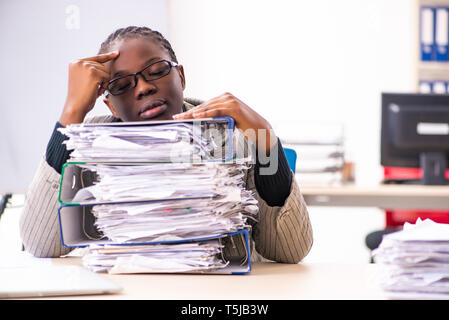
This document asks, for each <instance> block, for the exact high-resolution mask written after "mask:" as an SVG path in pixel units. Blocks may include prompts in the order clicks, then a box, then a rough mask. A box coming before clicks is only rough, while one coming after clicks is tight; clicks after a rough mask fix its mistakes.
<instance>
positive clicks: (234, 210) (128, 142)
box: [62, 122, 258, 273]
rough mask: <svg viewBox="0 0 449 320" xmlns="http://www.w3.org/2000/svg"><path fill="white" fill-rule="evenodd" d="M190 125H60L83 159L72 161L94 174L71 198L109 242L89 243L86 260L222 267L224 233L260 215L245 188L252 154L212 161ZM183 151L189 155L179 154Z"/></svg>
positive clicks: (159, 268)
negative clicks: (84, 208)
mask: <svg viewBox="0 0 449 320" xmlns="http://www.w3.org/2000/svg"><path fill="white" fill-rule="evenodd" d="M189 125H190V126H191V124H186V123H182V122H180V123H173V122H167V124H164V123H162V124H160V125H157V126H155V125H151V126H147V127H145V126H137V127H132V126H130V127H121V126H110V127H102V126H101V125H100V126H98V127H95V126H86V127H84V126H82V125H79V126H72V127H70V126H69V127H68V128H66V129H65V130H62V132H63V133H64V134H65V135H67V136H68V137H69V140H68V141H67V148H68V149H69V148H70V149H74V152H73V153H72V161H73V160H75V161H81V160H83V161H87V162H83V163H78V164H77V165H78V166H80V167H82V168H83V170H88V171H90V172H91V173H94V176H95V177H96V181H94V183H93V184H92V185H89V186H84V187H83V188H81V189H80V190H79V191H78V192H77V193H76V195H75V197H74V199H73V201H72V202H75V203H83V202H84V203H89V204H91V214H92V215H93V216H94V217H95V223H94V225H95V227H96V229H97V230H98V231H99V232H100V233H101V234H102V236H103V239H106V240H108V241H109V242H107V243H95V242H93V243H92V244H90V245H89V248H88V251H87V254H86V255H85V256H84V260H83V261H84V264H85V266H87V267H88V268H90V269H92V270H94V271H108V272H110V273H140V272H203V271H210V270H216V269H220V268H224V267H226V266H227V264H228V262H227V261H225V260H224V259H223V255H222V251H223V247H224V246H223V244H222V241H221V238H222V236H223V235H225V234H232V233H235V232H239V231H240V230H243V229H247V228H249V223H248V219H253V220H255V219H257V213H258V206H257V200H256V199H255V198H254V195H253V193H252V192H251V191H248V190H246V189H245V188H244V178H245V177H246V171H247V170H248V168H249V167H248V161H249V160H250V159H233V161H232V162H229V161H212V159H214V160H217V159H216V157H215V158H214V153H213V152H214V148H216V147H217V145H215V143H214V141H213V140H211V139H204V135H198V136H197V137H195V136H194V133H193V132H194V131H195V130H192V128H189ZM186 137H187V138H186ZM209 138H210V137H209ZM199 140H201V141H199ZM215 142H216V141H215ZM211 145H212V147H213V148H212V149H211ZM174 154H175V155H182V157H173V155H174ZM184 156H187V157H188V158H189V160H190V162H184V161H179V160H180V159H181V158H182V160H185V159H186V157H184ZM208 160H211V161H208ZM86 201H87V202H86Z"/></svg>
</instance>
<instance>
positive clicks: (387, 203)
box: [300, 185, 449, 210]
mask: <svg viewBox="0 0 449 320" xmlns="http://www.w3.org/2000/svg"><path fill="white" fill-rule="evenodd" d="M300 190H301V192H302V195H303V196H304V200H305V201H306V203H307V205H309V206H350V207H378V208H382V209H429V210H431V209H433V210H438V209H439V210H445V209H449V186H422V185H376V186H371V187H370V186H357V185H342V186H327V187H324V186H323V187H321V186H317V187H311V186H301V185H300Z"/></svg>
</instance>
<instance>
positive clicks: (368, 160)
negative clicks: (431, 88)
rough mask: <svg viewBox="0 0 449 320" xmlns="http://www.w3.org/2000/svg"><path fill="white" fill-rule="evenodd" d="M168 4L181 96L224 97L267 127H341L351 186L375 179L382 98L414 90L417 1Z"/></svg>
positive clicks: (202, 0) (195, 0)
mask: <svg viewBox="0 0 449 320" xmlns="http://www.w3.org/2000/svg"><path fill="white" fill-rule="evenodd" d="M168 5H169V6H168V10H169V21H170V24H169V34H168V38H169V39H170V41H171V43H172V45H173V47H174V49H175V51H176V53H177V56H178V60H179V61H180V62H181V63H182V64H183V65H184V68H185V72H186V78H187V88H186V91H185V95H186V96H194V97H198V98H202V99H208V98H212V97H213V96H216V95H218V94H221V93H223V92H225V91H230V92H231V93H233V94H235V95H236V96H237V97H239V98H240V99H242V100H243V101H244V102H246V103H247V104H248V105H250V106H251V107H252V108H254V109H255V110H257V111H258V112H259V113H260V114H261V115H263V116H264V117H265V118H266V119H268V120H269V121H270V122H271V123H272V125H273V126H274V128H275V129H276V128H279V126H284V127H286V125H285V124H286V123H290V125H291V124H292V123H293V124H294V126H296V127H297V126H300V125H301V123H302V122H313V121H324V122H341V123H343V124H344V125H345V132H346V142H347V143H346V150H347V154H348V155H349V157H350V158H351V160H354V161H355V162H356V179H357V180H358V182H359V183H362V184H365V183H366V184H370V183H375V182H377V181H378V180H379V179H380V178H381V169H380V164H379V163H380V160H379V137H380V93H381V92H382V91H404V92H407V91H412V90H414V89H415V81H416V80H415V79H416V75H415V74H416V71H415V68H416V66H415V64H416V45H417V40H416V25H417V17H416V12H415V11H416V2H415V1H411V0H395V1H388V0H363V1H360V0H339V1H333V0H321V1H302V0H301V1H289V0H277V1H266V0H245V1H241V0H227V1H213V0H190V1H184V0H169V1H168ZM294 126H292V127H293V128H294ZM288 134H290V135H292V136H294V135H295V132H294V130H291V131H290V132H289V133H288Z"/></svg>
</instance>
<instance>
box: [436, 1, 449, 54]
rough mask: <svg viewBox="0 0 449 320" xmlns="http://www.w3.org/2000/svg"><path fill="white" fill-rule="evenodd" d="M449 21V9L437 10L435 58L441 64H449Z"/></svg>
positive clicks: (438, 8)
mask: <svg viewBox="0 0 449 320" xmlns="http://www.w3.org/2000/svg"><path fill="white" fill-rule="evenodd" d="M448 20H449V8H447V7H437V8H436V9H435V57H436V61H439V62H447V61H448V57H449V51H448V40H449V38H448V33H449V29H448V28H449V26H448Z"/></svg>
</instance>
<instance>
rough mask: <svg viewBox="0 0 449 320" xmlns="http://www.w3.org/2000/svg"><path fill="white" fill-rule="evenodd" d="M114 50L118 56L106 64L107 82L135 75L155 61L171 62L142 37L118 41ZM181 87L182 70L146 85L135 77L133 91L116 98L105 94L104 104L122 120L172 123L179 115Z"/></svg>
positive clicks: (182, 85) (174, 70) (182, 80)
mask: <svg viewBox="0 0 449 320" xmlns="http://www.w3.org/2000/svg"><path fill="white" fill-rule="evenodd" d="M114 50H118V51H119V52H120V54H119V56H118V57H117V59H115V60H113V61H111V62H108V63H109V64H110V65H109V68H110V74H111V79H115V78H117V77H119V76H123V75H127V74H131V73H135V72H138V71H140V70H142V69H143V68H144V67H146V66H147V65H149V64H150V63H153V62H156V61H160V60H168V61H171V58H170V55H169V54H168V52H167V50H165V49H163V48H162V47H161V46H160V45H158V44H157V43H155V42H154V41H151V40H149V39H145V38H136V39H125V40H121V41H119V42H117V43H115V44H114V45H113V46H112V48H111V50H110V51H114ZM184 88H185V78H184V69H183V67H182V66H177V67H172V68H171V71H170V73H169V74H168V75H166V76H165V77H163V78H160V79H156V80H152V81H149V82H146V81H145V80H144V79H143V78H142V76H141V75H138V76H137V85H136V87H135V88H133V89H129V90H128V91H126V92H125V93H123V94H121V95H118V96H113V95H111V94H109V95H108V96H107V97H106V98H105V99H104V102H105V103H106V104H107V105H108V107H109V109H110V110H111V112H112V113H113V115H114V116H115V117H116V118H120V119H121V120H122V121H145V120H172V119H173V118H172V117H173V115H175V114H177V113H180V112H182V105H183V100H184V97H183V91H184Z"/></svg>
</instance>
